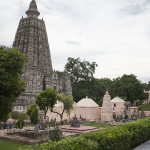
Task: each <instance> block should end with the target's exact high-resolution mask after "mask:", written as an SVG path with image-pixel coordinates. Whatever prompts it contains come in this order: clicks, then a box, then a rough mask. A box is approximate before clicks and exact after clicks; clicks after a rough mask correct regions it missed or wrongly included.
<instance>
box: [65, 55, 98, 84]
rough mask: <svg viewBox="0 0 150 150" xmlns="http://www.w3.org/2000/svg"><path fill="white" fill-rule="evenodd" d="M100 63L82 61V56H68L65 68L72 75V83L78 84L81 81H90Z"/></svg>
mask: <svg viewBox="0 0 150 150" xmlns="http://www.w3.org/2000/svg"><path fill="white" fill-rule="evenodd" d="M97 66H98V65H97V64H96V63H95V62H92V63H90V62H88V61H85V60H84V61H81V60H80V58H76V59H75V58H71V57H69V58H68V62H67V64H66V65H65V69H66V70H67V71H68V73H69V74H70V77H71V81H72V83H74V84H76V83H77V82H79V81H81V80H82V81H90V80H91V79H92V78H93V74H94V73H95V68H96V67H97Z"/></svg>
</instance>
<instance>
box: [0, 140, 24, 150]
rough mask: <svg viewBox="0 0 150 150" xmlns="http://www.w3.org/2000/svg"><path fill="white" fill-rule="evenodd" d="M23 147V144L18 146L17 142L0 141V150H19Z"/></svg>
mask: <svg viewBox="0 0 150 150" xmlns="http://www.w3.org/2000/svg"><path fill="white" fill-rule="evenodd" d="M25 146H26V145H25V144H20V143H17V142H11V141H5V140H0V150H19V149H20V148H23V147H25Z"/></svg>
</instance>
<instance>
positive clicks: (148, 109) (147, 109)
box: [142, 103, 150, 111]
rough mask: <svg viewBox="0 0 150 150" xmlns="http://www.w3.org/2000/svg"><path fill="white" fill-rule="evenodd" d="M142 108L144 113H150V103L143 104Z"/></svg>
mask: <svg viewBox="0 0 150 150" xmlns="http://www.w3.org/2000/svg"><path fill="white" fill-rule="evenodd" d="M142 108H143V110H144V111H150V103H149V104H143V105H142Z"/></svg>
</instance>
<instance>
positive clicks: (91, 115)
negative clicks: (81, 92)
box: [76, 97, 101, 120]
mask: <svg viewBox="0 0 150 150" xmlns="http://www.w3.org/2000/svg"><path fill="white" fill-rule="evenodd" d="M100 110H101V108H100V107H99V105H98V104H97V103H95V102H94V101H93V100H92V99H90V98H88V97H86V98H83V99H82V100H80V101H79V102H78V103H77V105H76V116H77V118H80V116H81V117H82V118H85V119H86V120H95V119H100V113H101V111H100Z"/></svg>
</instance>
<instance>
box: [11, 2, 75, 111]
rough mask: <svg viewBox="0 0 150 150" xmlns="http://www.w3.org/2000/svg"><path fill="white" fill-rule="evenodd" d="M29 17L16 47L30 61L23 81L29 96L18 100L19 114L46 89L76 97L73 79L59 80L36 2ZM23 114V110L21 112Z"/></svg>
mask: <svg viewBox="0 0 150 150" xmlns="http://www.w3.org/2000/svg"><path fill="white" fill-rule="evenodd" d="M26 14H27V17H26V18H22V19H20V22H19V26H18V29H17V32H16V36H15V40H14V43H13V47H14V48H18V49H19V51H20V52H22V53H23V54H24V55H25V56H26V58H27V60H26V66H25V67H24V69H23V74H22V78H23V80H25V81H26V85H25V89H26V90H25V92H24V93H23V94H22V95H21V96H20V97H19V98H18V101H17V103H16V104H15V106H14V107H15V108H16V109H15V111H16V110H18V106H19V108H22V107H23V108H24V107H28V106H29V105H30V104H33V103H34V102H35V97H36V95H37V94H39V93H40V92H41V91H43V90H45V88H49V87H51V88H54V89H55V90H56V91H57V92H59V93H66V94H68V95H72V87H71V82H70V77H69V75H68V74H67V73H66V72H64V73H63V74H62V75H61V76H59V75H58V74H57V73H56V72H53V68H52V62H51V54H50V48H49V43H48V36H47V32H46V27H45V22H44V21H43V19H42V20H41V19H38V16H39V15H40V13H39V11H38V9H37V5H36V2H35V0H32V1H31V3H30V6H29V9H28V10H27V12H26ZM20 110H21V109H20Z"/></svg>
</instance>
